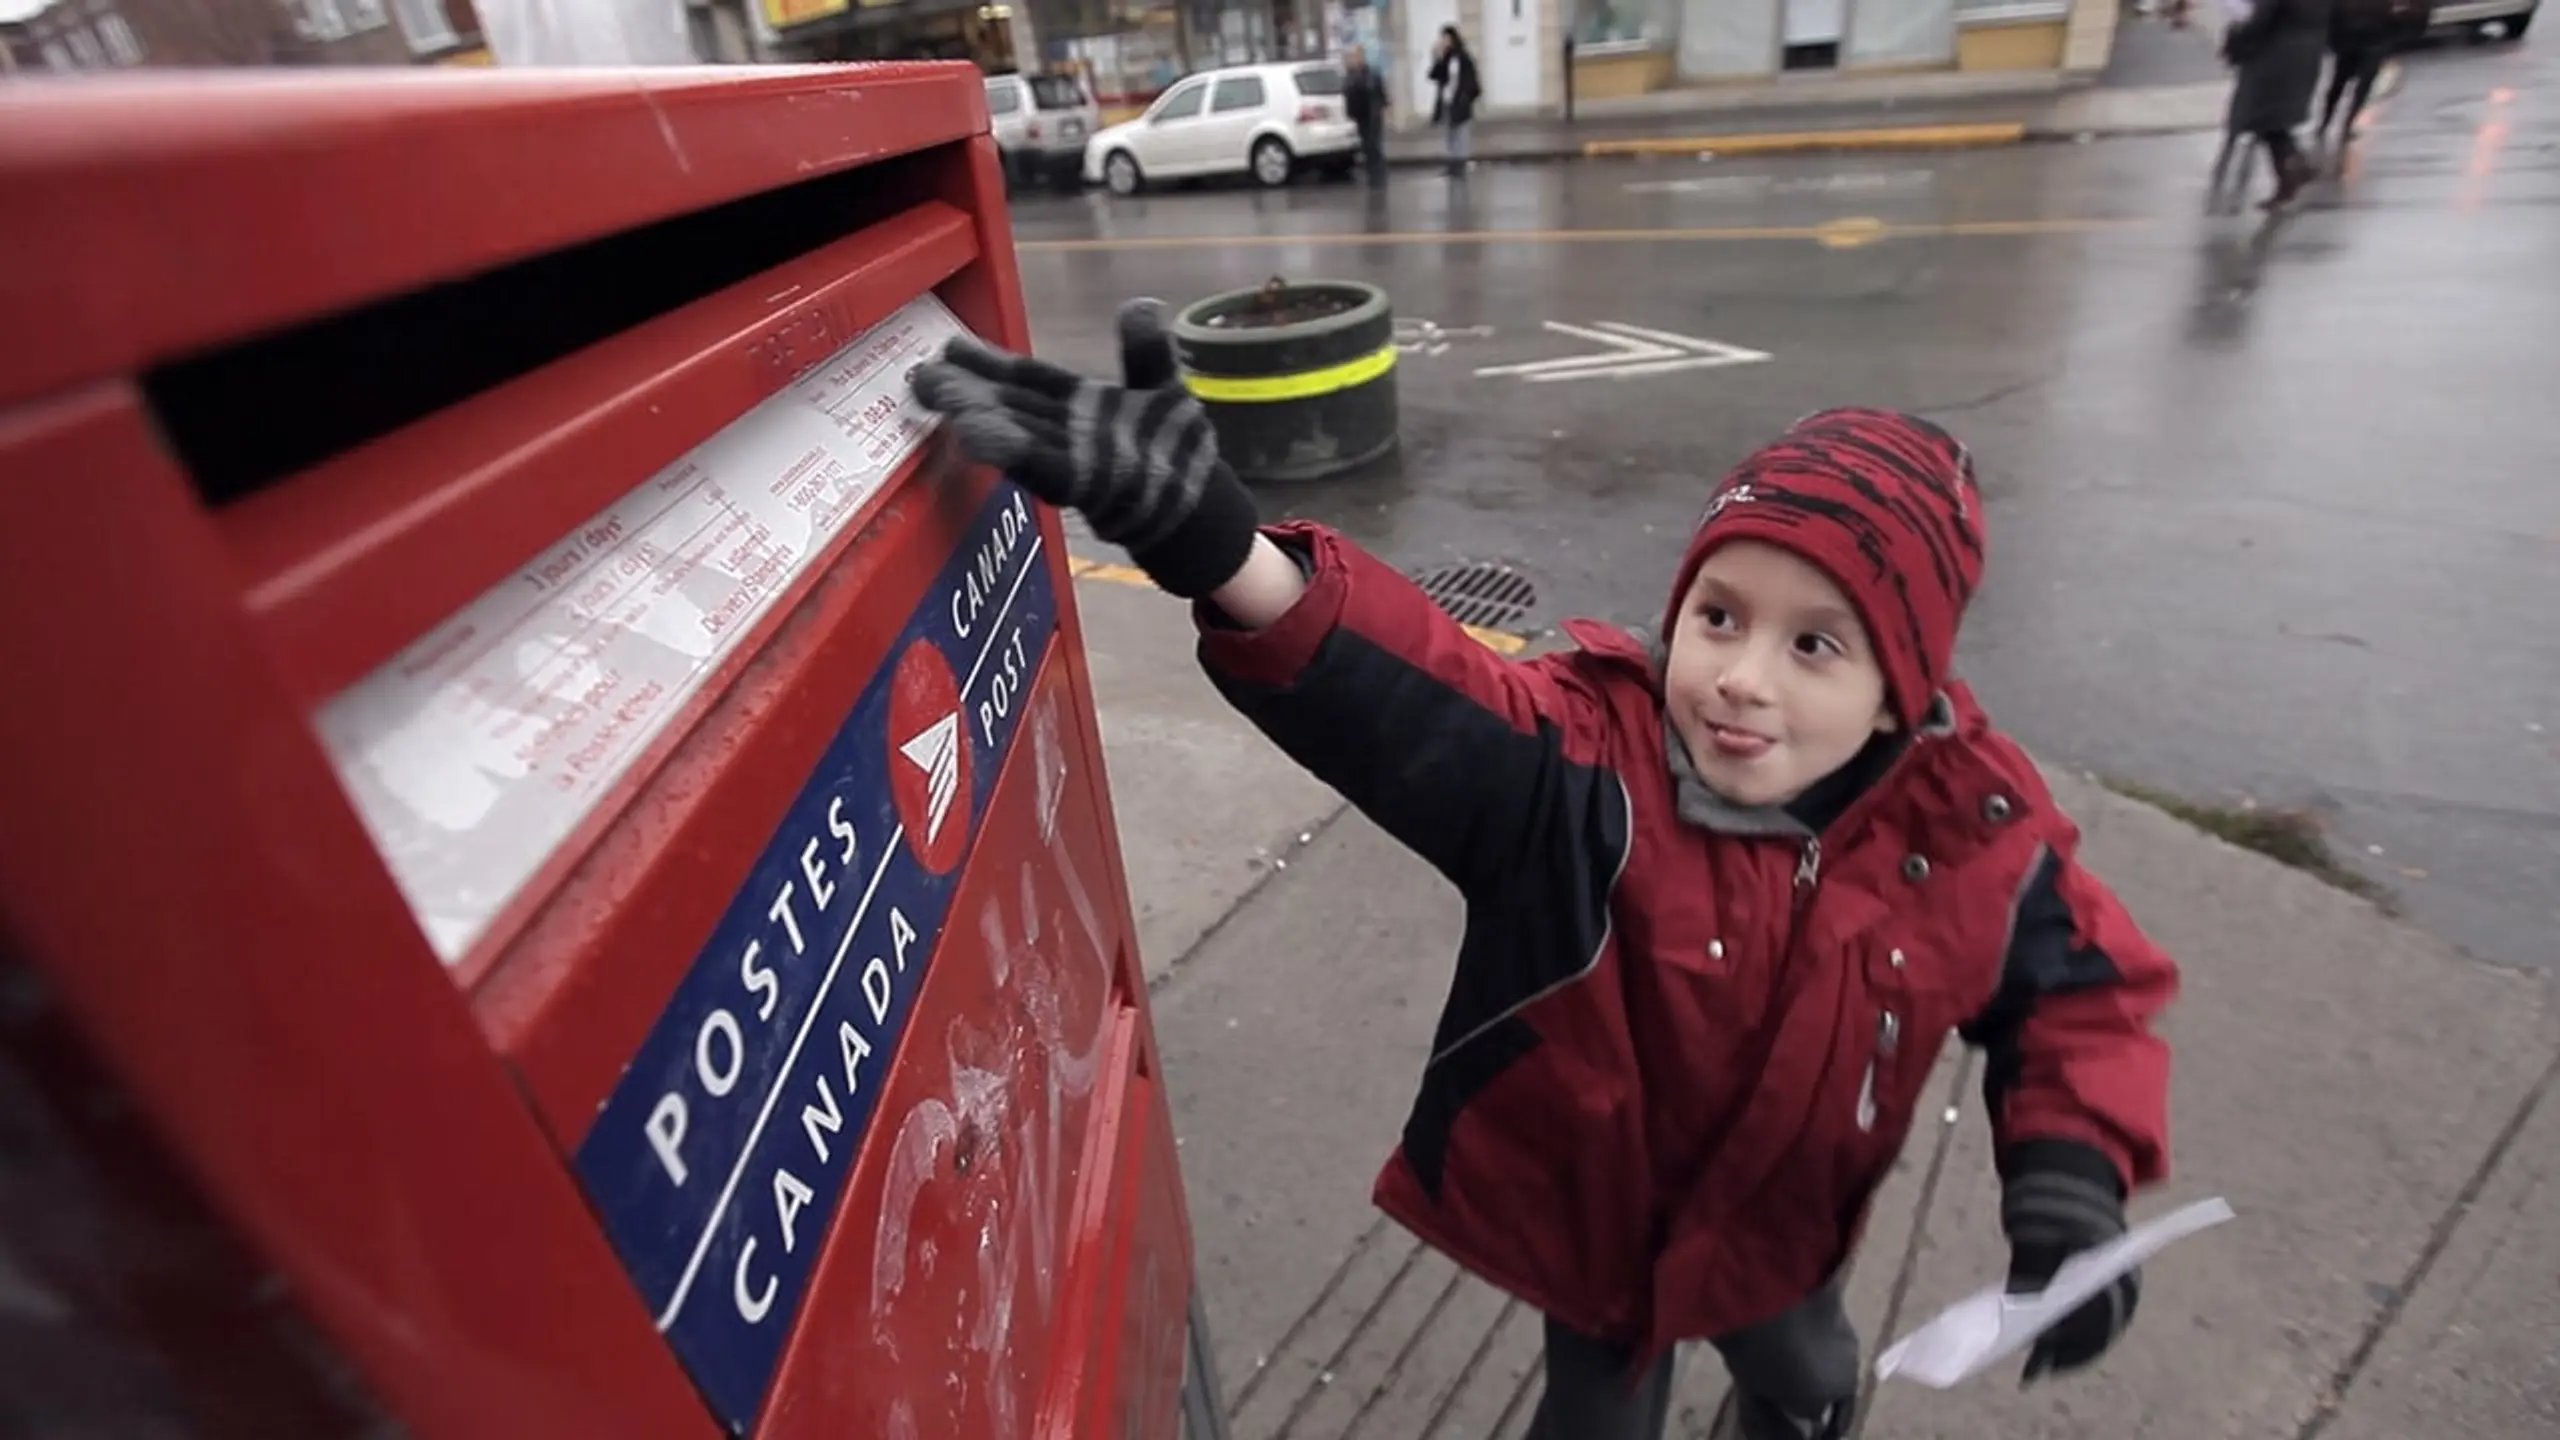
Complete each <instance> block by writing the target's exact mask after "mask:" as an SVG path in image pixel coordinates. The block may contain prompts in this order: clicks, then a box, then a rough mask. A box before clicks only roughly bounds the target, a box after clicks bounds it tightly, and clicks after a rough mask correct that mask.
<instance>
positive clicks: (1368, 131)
mask: <svg viewBox="0 0 2560 1440" xmlns="http://www.w3.org/2000/svg"><path fill="white" fill-rule="evenodd" d="M1360 168H1361V169H1362V170H1363V171H1365V172H1367V174H1368V177H1369V183H1370V184H1372V185H1384V184H1386V183H1387V127H1386V123H1385V122H1384V121H1380V120H1363V121H1361V122H1360Z"/></svg>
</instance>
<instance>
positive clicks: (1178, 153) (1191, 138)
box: [1084, 60, 1360, 195]
mask: <svg viewBox="0 0 2560 1440" xmlns="http://www.w3.org/2000/svg"><path fill="white" fill-rule="evenodd" d="M1359 158H1360V132H1359V130H1358V128H1357V127H1355V126H1354V125H1353V124H1352V123H1351V119H1350V116H1349V115H1347V114H1346V113H1345V112H1344V110H1343V103H1342V67H1341V66H1339V65H1330V64H1326V63H1324V62H1322V61H1312V60H1298V61H1289V62H1283V63H1277V64H1265V65H1230V66H1227V67H1225V68H1224V69H1219V70H1207V71H1203V72H1201V73H1200V74H1197V75H1192V76H1187V77H1185V78H1184V79H1182V80H1181V81H1179V82H1177V83H1176V84H1175V85H1174V86H1173V88H1172V89H1170V90H1167V91H1165V92H1164V94H1162V95H1160V96H1158V97H1156V103H1154V104H1153V105H1150V106H1148V107H1147V109H1146V113H1145V114H1143V115H1140V116H1139V117H1138V118H1137V119H1135V120H1131V121H1129V122H1127V123H1126V124H1122V125H1114V126H1112V127H1111V128H1110V129H1108V130H1105V131H1103V132H1101V133H1100V134H1098V135H1096V136H1094V137H1093V139H1092V140H1090V141H1088V142H1086V144H1085V148H1084V178H1085V179H1086V180H1088V181H1099V182H1100V183H1102V184H1104V185H1108V186H1110V187H1111V190H1112V193H1114V194H1117V195H1131V194H1135V193H1136V192H1137V191H1138V190H1139V189H1140V188H1141V187H1142V186H1145V185H1146V184H1148V183H1150V182H1152V181H1157V180H1188V179H1195V178H1198V177H1201V176H1208V175H1251V176H1252V177H1253V178H1254V179H1255V180H1257V181H1259V182H1260V183H1262V184H1264V185H1274V186H1277V185H1286V184H1288V183H1289V180H1290V177H1292V176H1294V175H1295V174H1297V172H1298V170H1299V168H1300V167H1301V166H1314V167H1317V168H1319V169H1323V170H1327V171H1331V172H1333V173H1336V174H1346V173H1348V172H1349V171H1350V169H1351V167H1352V166H1353V165H1354V164H1356V163H1358V161H1359Z"/></svg>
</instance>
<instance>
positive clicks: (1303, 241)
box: [1013, 215, 2153, 255]
mask: <svg viewBox="0 0 2560 1440" xmlns="http://www.w3.org/2000/svg"><path fill="white" fill-rule="evenodd" d="M1864 218H1865V217H1859V216H1843V217H1841V218H1840V219H1833V220H1826V221H1823V222H1822V223H1820V224H1818V225H1699V226H1679V227H1666V228H1658V229H1592V230H1386V231H1378V232H1374V233H1372V232H1368V231H1359V230H1348V231H1344V230H1335V231H1324V232H1321V233H1318V234H1312V235H1282V234H1273V233H1270V232H1267V231H1266V232H1264V233H1262V234H1259V235H1130V236H1124V237H1120V238H1115V239H1086V240H1019V241H1016V242H1015V243H1014V247H1013V248H1014V249H1015V250H1017V251H1020V252H1021V253H1023V254H1027V255H1037V254H1090V253H1095V252H1107V251H1118V250H1133V251H1134V250H1200V249H1224V250H1238V249H1248V248H1250V249H1285V248H1287V247H1289V246H1293V245H1303V246H1308V247H1312V248H1327V247H1335V246H1361V245H1611V244H1614V245H1664V244H1686V243H1693V242H1704V241H1719V240H1811V241H1814V242H1816V243H1817V244H1818V243H1821V242H1822V241H1823V239H1824V238H1825V237H1826V236H1836V235H1837V234H1838V233H1839V230H1838V227H1839V225H1840V223H1841V219H1847V220H1857V221H1860V223H1861V224H1862V225H1863V223H1864ZM2152 223H2153V222H2152V220H2151V219H2150V218H2149V217H2148V216H2139V215H2135V216H2117V217H2092V218H2087V219H2051V220H1954V221H1948V222H1945V223H1935V224H1933V223H1915V224H1902V223H1899V222H1883V229H1882V230H1881V231H1879V232H1876V235H1875V238H1877V239H1932V238H1942V237H1947V236H1979V235H2085V234H2091V233H2094V232H2098V231H2104V230H2130V229H2135V228H2138V227H2141V226H2146V225H2149V224H2152Z"/></svg>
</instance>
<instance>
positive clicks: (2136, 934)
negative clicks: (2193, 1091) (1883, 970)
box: [1963, 832, 2178, 1380]
mask: <svg viewBox="0 0 2560 1440" xmlns="http://www.w3.org/2000/svg"><path fill="white" fill-rule="evenodd" d="M2076 841H2077V835H2076V833H2069V832H2066V834H2065V835H2064V836H2063V837H2062V841H2061V843H2060V844H2059V845H2057V846H2056V847H2054V848H2050V849H2047V850H2046V851H2044V852H2043V853H2042V854H2041V855H2039V857H2038V859H2037V862H2036V866H2035V868H2034V869H2033V870H2032V871H2031V872H2030V873H2029V875H2028V876H2027V880H2026V883H2025V885H2024V887H2023V888H2022V889H2021V891H2020V892H2019V896H2018V904H2017V908H2016V911H2015V918H2014V920H2013V922H2012V924H2011V927H2010V937H2009V949H2008V954H2007V956H2006V958H2005V961H2004V964H2003V967H2002V975H2001V983H2000V988H1999V991H1998V993H1997V994H1996V995H1994V997H1993V998H1992V1001H1991V1003H1990V1005H1989V1006H1987V1007H1986V1008H1985V1009H1984V1010H1983V1012H1982V1013H1981V1014H1980V1015H1978V1016H1976V1017H1975V1018H1974V1019H1973V1020H1972V1021H1971V1022H1970V1023H1968V1024H1967V1025H1965V1026H1964V1027H1963V1035H1964V1038H1965V1040H1966V1041H1967V1042H1969V1043H1971V1044H1974V1045H1978V1046H1980V1047H1982V1050H1983V1052H1984V1066H1983V1078H1982V1089H1983V1099H1984V1102H1985V1104H1986V1107H1987V1108H1988V1110H1989V1113H1990V1121H1991V1127H1992V1134H1993V1138H1994V1144H1995V1147H1996V1150H1997V1154H1998V1164H1999V1169H2000V1180H2001V1203H2000V1221H2001V1228H2002V1229H2003V1231H2004V1232H2006V1234H2007V1236H2008V1239H2009V1245H2010V1271H2009V1280H2010V1287H2011V1288H2012V1289H2020V1290H2032V1289H2041V1288H2042V1287H2043V1286H2044V1284H2045V1282H2046V1281H2048V1280H2050V1279H2051V1278H2052V1277H2053V1273H2054V1271H2055V1270H2057V1269H2059V1268H2060V1266H2061V1264H2062V1262H2063V1261H2064V1260H2066V1259H2068V1258H2069V1257H2070V1256H2071V1255H2073V1254H2075V1253H2077V1252H2079V1251H2081V1250H2085V1249H2088V1248H2089V1247H2091V1246H2093V1245H2098V1244H2102V1243H2104V1242H2105V1241H2108V1240H2111V1239H2113V1238H2115V1237H2116V1236H2118V1235H2120V1234H2122V1233H2124V1229H2125V1221H2124V1201H2125V1198H2126V1197H2127V1196H2128V1195H2129V1194H2130V1193H2131V1192H2132V1191H2134V1190H2136V1189H2139V1188H2141V1187H2143V1186H2147V1185H2150V1184H2153V1183H2155V1182H2157V1181H2159V1180H2161V1179H2163V1178H2164V1177H2165V1176H2166V1175H2167V1173H2168V1128H2169V1115H2168V1110H2169V1047H2168V1043H2167V1042H2166V1041H2164V1040H2162V1039H2161V1038H2160V1037H2159V1036H2158V1035H2157V1034H2155V1033H2154V1032H2153V1030H2152V1024H2153V1021H2154V1020H2155V1019H2156V1018H2157V1017H2158V1016H2159V1014H2160V1013H2161V1012H2162V1011H2163V1010H2164V1009H2166V1008H2167V1007H2168V1005H2169V1002H2170V1001H2171V1000H2172V999H2174V998H2175V997H2176V995H2177V990H2178V970H2177V965H2176V963H2175V962H2174V961H2172V960H2171V959H2170V958H2169V956H2168V955H2167V954H2166V953H2165V952H2163V951H2162V950H2161V949H2160V948H2159V947H2158V946H2157V945H2155V944H2153V943H2152V941H2151V940H2150V938H2149V937H2148V936H2146V935H2144V934H2143V933H2142V930H2141V927H2140V926H2138V925H2137V924H2135V922H2134V919H2133V917H2132V915H2131V913H2130V912H2128V911H2127V910H2126V909H2125V907H2124V904H2123V902H2122V901H2120V900H2118V899H2117V898H2116V897H2115V895H2114V893H2113V892H2111V891H2109V890H2108V889H2107V888H2106V886H2105V885H2104V884H2103V883H2101V882H2100V881H2099V880H2098V879H2097V877H2096V876H2094V875H2092V874H2090V873H2089V872H2088V870H2086V869H2085V868H2083V867H2082V866H2081V865H2080V863H2079V862H2078V860H2077V859H2076V858H2075V857H2074V855H2073V853H2072V851H2073V849H2074V847H2075V845H2076ZM2140 1298H2141V1279H2140V1276H2139V1275H2138V1274H2136V1275H2128V1276H2126V1277H2125V1278H2124V1279H2122V1280H2119V1281H2118V1282H2116V1284H2115V1285H2114V1286H2111V1287H2110V1288H2109V1289H2108V1290H2107V1291H2106V1292H2104V1293H2102V1294H2100V1295H2099V1296H2097V1297H2096V1298H2095V1299H2093V1300H2091V1301H2090V1302H2089V1303H2088V1304H2087V1305H2084V1306H2083V1307H2081V1308H2080V1309H2079V1310H2078V1311H2075V1312H2074V1313H2073V1314H2072V1315H2071V1316H2070V1318H2069V1319H2067V1320H2065V1321H2064V1322H2063V1323H2062V1324H2061V1325H2059V1326H2057V1327H2056V1328H2055V1329H2053V1330H2052V1331H2049V1332H2047V1333H2046V1334H2045V1336H2044V1337H2043V1338H2041V1339H2040V1340H2039V1341H2038V1342H2037V1344H2036V1347H2035V1349H2034V1350H2033V1351H2032V1352H2030V1354H2029V1356H2028V1360H2027V1372H2026V1373H2027V1378H2028V1379H2030V1380H2032V1379H2034V1378H2035V1377H2036V1376H2038V1375H2041V1374H2044V1373H2046V1372H2048V1371H2068V1370H2073V1369H2077V1368H2079V1367H2080V1366H2082V1365H2086V1364H2088V1363H2089V1362H2091V1361H2093V1360H2095V1359H2096V1358H2097V1357H2098V1356H2099V1354H2101V1353H2102V1352H2104V1351H2105V1350H2106V1348H2107V1347H2108V1346H2109V1345H2112V1344H2113V1343H2114V1342H2115V1339H2116V1337H2117V1336H2118V1335H2120V1334H2121V1333H2123V1330H2124V1328H2125V1326H2126V1325H2127V1324H2129V1323H2130V1322H2131V1321H2132V1319H2133V1311H2134V1307H2135V1304H2136V1302H2138V1301H2139V1299H2140Z"/></svg>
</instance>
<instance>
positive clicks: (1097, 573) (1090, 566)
mask: <svg viewBox="0 0 2560 1440" xmlns="http://www.w3.org/2000/svg"><path fill="white" fill-rule="evenodd" d="M1067 573H1068V574H1070V575H1073V576H1075V577H1076V578H1077V579H1079V580H1099V581H1102V582H1103V583H1105V584H1108V585H1135V586H1139V587H1142V588H1144V589H1149V590H1152V589H1154V588H1155V583H1156V582H1154V581H1153V580H1150V579H1148V578H1147V572H1146V571H1144V570H1141V569H1139V568H1137V567H1136V566H1134V565H1113V564H1109V563H1107V562H1105V561H1101V560H1087V559H1085V558H1083V557H1082V556H1078V555H1070V556H1068V557H1067ZM1458 628H1460V629H1462V630H1464V631H1466V632H1467V634H1468V636H1469V637H1471V638H1472V639H1474V641H1475V642H1476V643H1477V644H1479V645H1482V646H1483V647H1484V648H1486V649H1487V650H1491V651H1493V652H1494V653H1495V654H1497V655H1517V654H1519V653H1520V652H1521V651H1523V650H1525V649H1527V648H1528V647H1529V641H1528V639H1527V637H1525V636H1520V635H1513V634H1510V633H1509V632H1507V631H1502V630H1487V629H1484V628H1483V627H1481V626H1476V625H1462V626H1460V627H1458Z"/></svg>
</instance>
